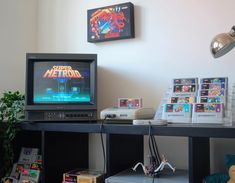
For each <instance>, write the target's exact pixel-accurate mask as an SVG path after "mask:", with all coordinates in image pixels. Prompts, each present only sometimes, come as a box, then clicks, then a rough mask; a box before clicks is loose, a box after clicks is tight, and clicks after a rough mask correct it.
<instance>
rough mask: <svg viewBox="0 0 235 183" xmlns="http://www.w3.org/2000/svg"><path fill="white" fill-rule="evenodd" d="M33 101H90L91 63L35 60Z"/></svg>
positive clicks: (42, 102)
mask: <svg viewBox="0 0 235 183" xmlns="http://www.w3.org/2000/svg"><path fill="white" fill-rule="evenodd" d="M33 69H34V72H33V103H34V104H54V103H71V104H72V103H89V102H91V93H90V91H91V90H90V87H91V86H90V63H89V62H81V61H80V62H73V61H53V62H50V61H46V60H45V61H43V62H40V61H39V62H35V63H34V66H33Z"/></svg>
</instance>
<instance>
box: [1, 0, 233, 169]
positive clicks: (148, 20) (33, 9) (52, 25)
mask: <svg viewBox="0 0 235 183" xmlns="http://www.w3.org/2000/svg"><path fill="white" fill-rule="evenodd" d="M121 2H125V1H123V0H120V1H117V0H109V1H105V0H100V1H93V0H86V1H82V0H69V1H68V0H39V1H38V4H37V1H36V0H21V1H18V0H1V1H0V24H1V28H0V50H1V51H0V53H1V57H0V61H1V67H0V73H1V77H0V83H1V85H0V91H5V90H8V89H20V90H22V91H23V90H24V73H25V53H26V52H33V51H35V50H36V49H37V48H38V49H37V51H39V52H75V53H97V54H98V65H99V71H98V77H99V78H98V82H99V84H98V90H99V91H98V97H99V99H98V102H99V109H103V108H105V107H108V106H113V105H115V104H116V101H117V98H118V97H142V98H143V101H144V105H145V106H153V107H156V106H158V104H159V101H160V99H161V97H162V96H163V93H164V91H165V89H166V88H167V86H168V85H169V84H170V81H171V79H172V78H177V77H211V76H228V77H229V80H230V82H235V81H234V80H235V73H234V72H233V70H234V66H235V62H234V60H233V58H234V56H235V51H232V52H231V53H229V54H228V55H226V56H224V57H222V58H220V59H218V60H214V59H213V58H212V56H211V55H210V52H209V44H210V41H211V39H212V37H213V36H214V35H215V34H217V33H219V32H223V31H228V30H229V29H230V28H231V26H232V25H234V19H233V17H234V16H235V12H234V11H233V9H234V6H235V1H233V0H224V1H219V0H206V1H203V0H200V1H199V0H174V1H172V0H148V1H142V0H132V2H133V3H134V4H135V19H136V21H135V23H136V26H135V28H136V38H135V39H130V40H120V41H111V42H104V43H97V44H92V43H87V41H86V40H87V37H86V21H87V20H86V11H87V9H91V8H96V7H100V6H106V5H111V4H116V3H121ZM157 140H158V144H159V148H160V151H161V153H164V154H165V155H166V156H167V157H168V159H169V160H170V161H171V162H172V163H173V164H175V165H176V167H177V168H185V167H187V157H188V155H187V139H186V138H179V137H177V138H174V137H159V138H157ZM212 141H213V142H212V145H211V150H212V156H211V161H212V165H213V166H212V171H216V170H221V169H222V168H223V156H224V153H235V148H234V147H233V148H232V146H233V144H234V143H235V141H234V140H232V139H229V140H225V139H219V140H218V139H213V140H212ZM96 143H98V144H99V139H98V138H95V137H94V138H92V141H91V148H93V152H94V154H96V153H97V149H96V148H95V147H94V146H93V144H96ZM179 147H180V148H179ZM97 148H98V152H100V146H97ZM145 149H146V154H147V148H145ZM94 154H91V161H90V164H91V167H95V168H97V167H98V168H101V166H102V161H99V159H100V158H99V157H95V156H94ZM99 154H100V155H97V156H101V155H102V153H101V152H100V153H99Z"/></svg>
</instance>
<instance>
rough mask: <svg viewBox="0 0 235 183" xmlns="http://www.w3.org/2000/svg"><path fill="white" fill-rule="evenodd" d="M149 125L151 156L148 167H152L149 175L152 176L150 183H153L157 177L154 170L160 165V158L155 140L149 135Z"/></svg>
mask: <svg viewBox="0 0 235 183" xmlns="http://www.w3.org/2000/svg"><path fill="white" fill-rule="evenodd" d="M151 127H152V126H151V123H149V140H148V141H149V151H150V155H151V157H150V158H151V159H150V165H151V167H152V171H151V173H150V174H151V175H152V176H153V180H152V183H154V178H155V176H156V175H157V174H156V173H155V172H154V170H155V169H156V168H157V167H158V166H159V165H160V163H161V158H160V154H159V150H158V146H157V143H156V139H155V137H154V135H152V134H151Z"/></svg>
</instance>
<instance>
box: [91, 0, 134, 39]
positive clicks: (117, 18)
mask: <svg viewBox="0 0 235 183" xmlns="http://www.w3.org/2000/svg"><path fill="white" fill-rule="evenodd" d="M87 16H88V23H87V25H88V42H101V41H108V40H116V39H125V38H134V5H133V4H132V3H123V4H117V5H113V6H107V7H102V8H96V9H91V10H88V11H87Z"/></svg>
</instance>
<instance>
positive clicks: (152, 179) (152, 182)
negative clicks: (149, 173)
mask: <svg viewBox="0 0 235 183" xmlns="http://www.w3.org/2000/svg"><path fill="white" fill-rule="evenodd" d="M152 183H154V175H153V179H152Z"/></svg>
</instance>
